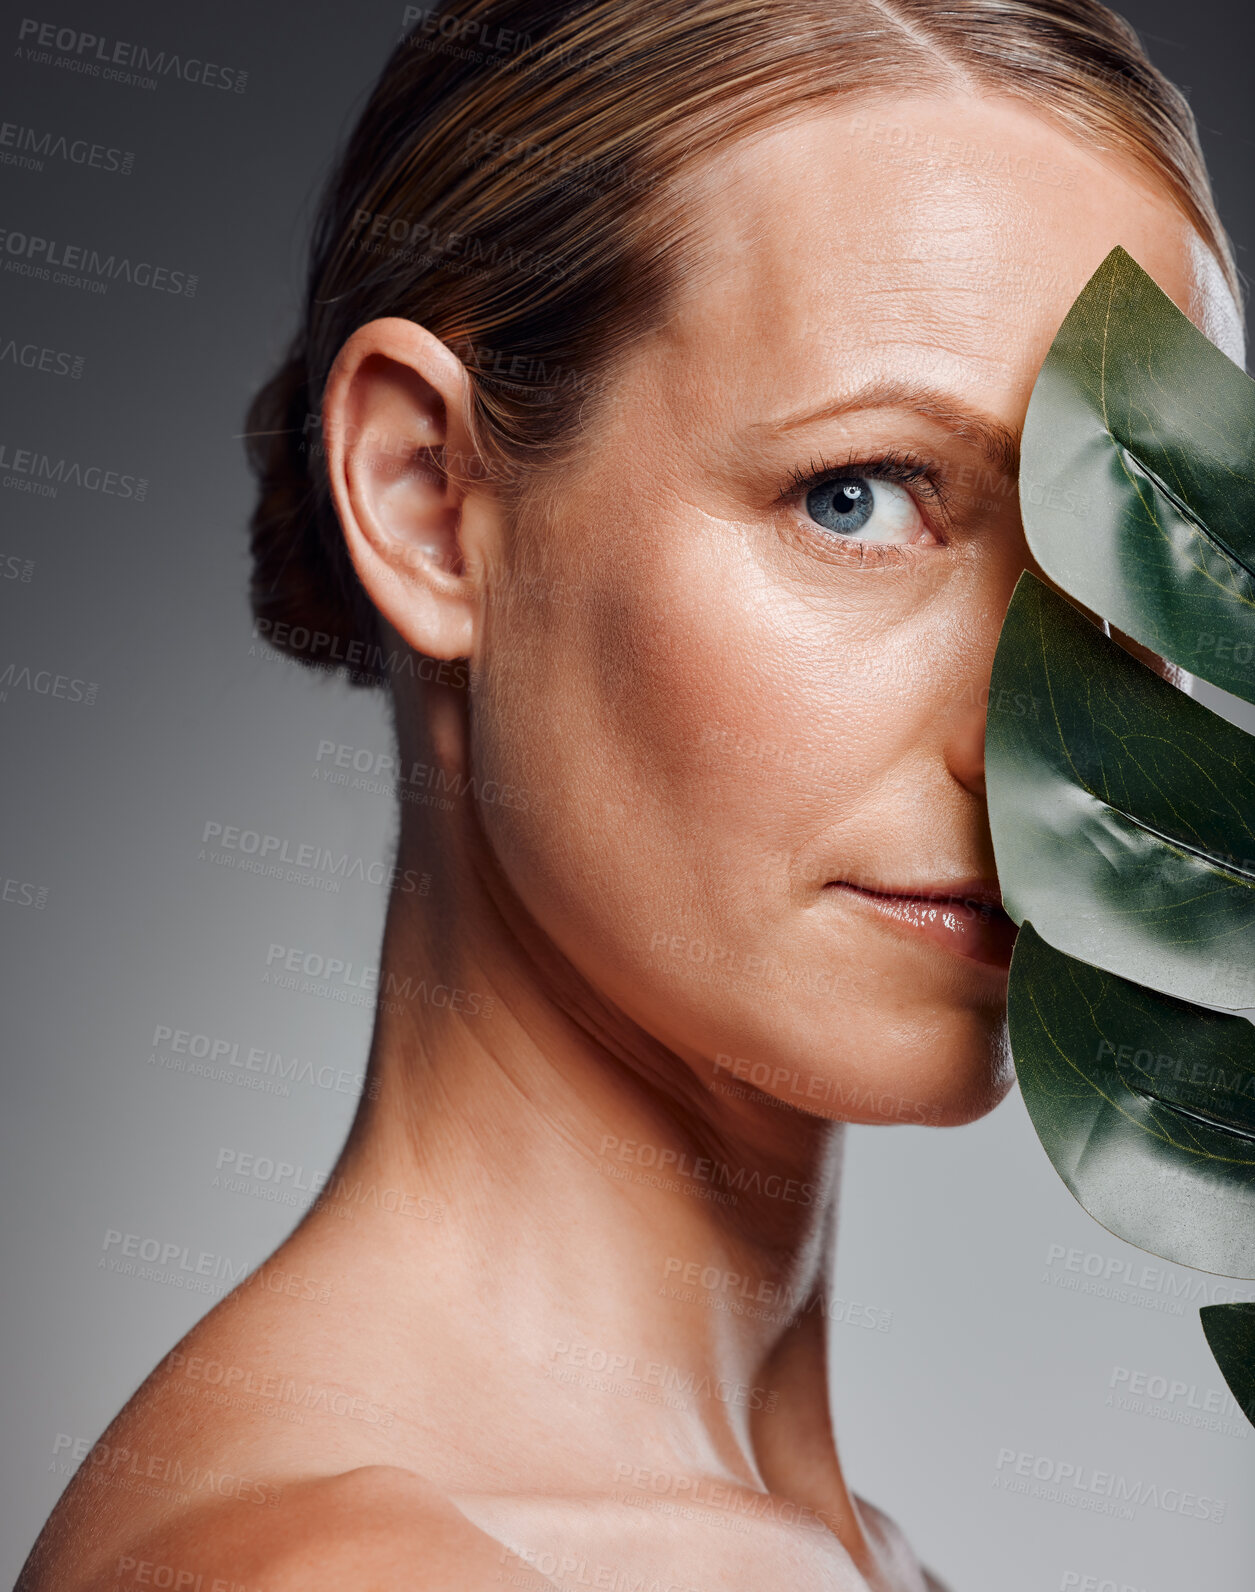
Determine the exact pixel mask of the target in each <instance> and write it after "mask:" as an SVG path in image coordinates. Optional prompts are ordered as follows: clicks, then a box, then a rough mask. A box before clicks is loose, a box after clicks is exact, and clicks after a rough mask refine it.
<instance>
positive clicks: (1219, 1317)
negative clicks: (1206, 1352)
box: [1199, 1304, 1255, 1425]
mask: <svg viewBox="0 0 1255 1592" xmlns="http://www.w3.org/2000/svg"><path fill="white" fill-rule="evenodd" d="M1199 1316H1200V1317H1201V1318H1202V1322H1203V1331H1204V1333H1206V1335H1207V1346H1208V1348H1209V1349H1210V1350H1211V1352H1212V1353H1213V1354H1214V1355H1215V1357H1216V1364H1217V1365H1218V1366H1219V1367H1220V1370H1221V1374H1222V1375H1223V1377H1224V1379H1225V1381H1226V1382H1227V1383H1228V1384H1229V1391H1230V1393H1232V1394H1233V1396H1234V1398H1235V1399H1236V1400H1237V1403H1238V1407H1239V1408H1240V1409H1241V1411H1242V1413H1243V1415H1245V1416H1246V1418H1247V1420H1248V1421H1250V1422H1251V1424H1252V1425H1255V1305H1251V1304H1242V1305H1204V1306H1203V1308H1202V1309H1201V1310H1200V1311H1199Z"/></svg>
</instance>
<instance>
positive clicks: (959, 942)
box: [827, 879, 1017, 971]
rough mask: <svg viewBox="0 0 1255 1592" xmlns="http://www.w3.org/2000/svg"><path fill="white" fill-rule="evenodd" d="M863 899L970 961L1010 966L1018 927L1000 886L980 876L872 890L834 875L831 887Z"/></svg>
mask: <svg viewBox="0 0 1255 1592" xmlns="http://www.w3.org/2000/svg"><path fill="white" fill-rule="evenodd" d="M827 888H828V889H830V890H840V891H842V892H843V893H845V894H847V895H850V896H853V897H854V898H855V899H856V900H859V901H863V902H865V903H866V904H867V906H868V907H869V908H870V909H871V910H872V911H874V912H876V913H878V914H879V915H880V916H881V917H882V918H885V919H887V920H888V921H889V922H890V923H892V924H894V925H895V926H896V927H897V928H899V929H901V930H902V931H903V932H904V933H906V934H910V935H915V936H918V937H920V938H922V939H924V940H927V941H928V942H929V943H930V944H933V945H939V946H942V947H943V948H944V949H945V950H947V951H950V952H951V953H952V954H954V955H956V956H961V957H964V958H965V959H966V960H967V961H969V962H979V963H981V964H983V965H984V966H986V967H995V968H1001V969H1002V970H1004V971H1005V970H1006V969H1007V968H1008V967H1009V966H1010V965H1011V952H1012V950H1013V949H1014V947H1015V936H1016V932H1017V931H1016V926H1015V924H1014V923H1013V922H1012V920H1011V919H1010V918H1009V917H1008V916H1007V914H1006V913H1005V912H1004V911H1003V910H1002V905H1001V901H1002V898H1001V895H1000V894H999V891H998V887H997V886H996V885H992V884H990V883H989V882H988V881H987V880H984V879H978V880H972V881H970V882H965V883H961V884H946V885H939V886H931V885H923V886H913V887H910V888H907V889H902V890H869V889H867V888H866V887H865V886H863V885H857V884H851V883H849V882H848V881H846V880H844V879H835V880H833V881H832V882H831V883H830V884H829V885H828V886H827Z"/></svg>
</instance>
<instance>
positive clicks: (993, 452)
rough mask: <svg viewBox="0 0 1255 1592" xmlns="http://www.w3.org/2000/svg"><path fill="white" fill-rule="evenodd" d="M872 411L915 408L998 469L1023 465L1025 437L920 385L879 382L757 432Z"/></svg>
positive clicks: (949, 395)
mask: <svg viewBox="0 0 1255 1592" xmlns="http://www.w3.org/2000/svg"><path fill="white" fill-rule="evenodd" d="M871 409H913V410H915V411H916V413H918V414H922V415H926V416H927V417H928V418H929V419H930V420H936V421H939V422H940V423H941V424H942V425H945V426H948V427H950V428H951V429H952V430H953V431H954V432H955V434H956V435H957V436H960V437H965V438H971V440H972V441H974V442H975V443H976V445H977V447H978V448H979V449H980V450H981V452H982V453H983V454H984V455H985V457H986V458H987V459H988V460H989V461H990V463H991V464H993V465H994V466H995V467H996V468H997V469H999V470H1001V471H1003V473H1004V474H1006V475H1014V474H1015V473H1016V471H1017V470H1018V469H1019V463H1020V433H1019V432H1018V431H1016V430H1013V429H1012V428H1011V427H1010V426H1006V425H1004V424H1003V423H1002V421H1000V420H995V419H993V417H992V416H990V415H984V414H980V413H978V412H976V411H974V410H972V409H969V408H967V407H966V406H965V405H964V404H963V402H962V400H961V399H959V398H957V397H956V396H955V395H954V394H952V393H947V392H942V391H940V390H938V389H937V388H934V387H927V386H921V385H919V384H918V383H914V382H901V381H876V382H870V383H868V384H867V385H865V386H863V387H858V388H855V389H854V390H853V391H851V392H848V393H845V394H843V395H842V396H841V397H838V398H832V399H829V400H828V401H827V402H825V403H822V404H820V405H819V406H818V407H817V408H815V409H806V410H798V411H796V412H795V413H793V414H790V415H785V416H784V418H783V419H781V420H770V421H764V422H760V423H759V424H757V425H754V426H751V427H750V430H751V431H753V432H758V433H764V432H769V433H772V434H779V433H783V432H788V431H796V430H798V429H799V428H800V427H802V426H809V425H814V424H815V423H816V422H818V421H820V420H835V419H837V418H839V417H840V416H842V415H850V414H856V413H859V412H862V411H866V410H871Z"/></svg>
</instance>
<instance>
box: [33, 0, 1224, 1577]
mask: <svg viewBox="0 0 1255 1592" xmlns="http://www.w3.org/2000/svg"><path fill="white" fill-rule="evenodd" d="M1116 243H1121V244H1123V245H1124V246H1125V247H1126V248H1127V249H1128V250H1129V251H1130V252H1131V253H1132V254H1133V256H1134V257H1135V258H1136V259H1137V260H1139V261H1140V262H1141V263H1142V265H1144V266H1145V267H1146V268H1147V269H1148V270H1149V271H1150V272H1151V274H1152V275H1153V276H1154V277H1155V278H1156V279H1157V280H1158V281H1159V282H1160V283H1161V284H1162V285H1163V286H1164V287H1165V289H1166V290H1167V291H1168V292H1169V293H1171V294H1172V296H1173V297H1174V298H1175V300H1176V301H1177V302H1178V303H1179V304H1180V305H1181V306H1182V308H1183V309H1185V310H1187V312H1188V313H1189V314H1190V315H1192V316H1193V317H1194V319H1195V320H1196V322H1197V323H1198V324H1199V325H1200V326H1202V327H1204V329H1205V330H1206V331H1207V332H1208V334H1209V335H1210V336H1212V337H1213V338H1214V339H1215V340H1216V341H1217V342H1219V343H1220V344H1221V346H1223V347H1224V348H1225V349H1226V351H1228V352H1230V353H1232V354H1234V355H1238V354H1239V353H1240V341H1241V327H1240V321H1239V314H1238V310H1237V307H1236V294H1235V291H1234V281H1235V278H1234V272H1233V266H1232V261H1231V258H1230V255H1229V253H1228V249H1227V244H1226V242H1225V239H1224V236H1223V233H1222V231H1221V229H1220V225H1219V222H1218V221H1217V219H1216V216H1215V213H1214V209H1213V206H1212V202H1211V198H1210V195H1209V191H1208V187H1207V182H1206V178H1205V174H1204V172H1203V170H1202V165H1201V159H1200V156H1199V154H1198V150H1197V145H1196V142H1195V135H1194V130H1193V124H1192V121H1191V119H1190V115H1189V112H1188V110H1187V109H1186V108H1185V106H1184V104H1183V102H1182V101H1181V99H1180V98H1179V96H1177V95H1176V93H1175V92H1174V91H1173V90H1171V89H1170V88H1169V87H1168V86H1167V85H1166V84H1165V83H1164V82H1163V81H1162V80H1161V79H1160V78H1159V77H1158V76H1157V75H1156V74H1155V73H1154V72H1153V71H1152V70H1151V68H1150V67H1149V66H1148V65H1147V63H1146V61H1145V59H1144V57H1143V56H1142V54H1141V52H1140V49H1139V47H1138V45H1137V43H1136V40H1135V39H1134V37H1133V36H1132V34H1131V33H1130V31H1129V30H1128V29H1127V28H1126V27H1125V26H1124V25H1123V24H1122V23H1121V22H1119V21H1118V20H1117V19H1116V18H1114V17H1113V16H1111V15H1110V14H1109V13H1108V12H1107V11H1105V10H1104V9H1103V8H1102V7H1100V6H1098V5H1096V4H1094V3H1091V0H1036V3H1032V0H967V3H958V4H947V5H945V6H942V5H940V4H934V3H931V0H810V3H807V0H770V3H767V4H762V3H759V4H754V5H751V4H749V3H747V0H683V3H681V0H661V3H660V0H639V3H638V0H613V3H611V0H591V3H588V4H584V5H581V6H577V7H574V8H572V9H570V10H569V11H562V12H559V11H557V10H551V9H550V8H547V7H545V6H542V5H533V4H529V3H525V0H480V3H473V4H471V5H469V6H467V8H466V9H465V10H462V11H460V12H458V13H456V14H452V13H450V14H447V15H443V16H442V15H440V14H437V13H434V12H423V13H421V15H420V16H419V19H418V21H417V22H416V23H415V26H414V29H413V31H412V33H411V35H410V37H409V38H408V39H407V40H406V41H405V42H404V43H403V44H402V45H400V46H399V47H398V49H397V51H396V52H395V54H394V56H393V58H392V60H391V61H390V62H389V64H388V66H387V68H386V70H385V72H384V75H383V77H382V79H381V81H380V83H379V85H378V86H377V88H376V90H375V92H374V95H373V97H372V99H371V101H370V103H369V105H368V106H367V108H366V111H365V113H364V115H363V117H362V120H361V122H360V124H359V126H358V128H357V130H356V132H355V133H354V135H353V138H352V139H351V141H350V144H349V147H348V150H347V153H346V154H345V157H344V160H343V164H342V167H341V169H340V171H339V173H338V175H337V176H336V178H335V180H334V182H333V184H332V186H331V188H330V189H329V192H328V196H327V199H326V202H325V205H324V209H323V212H322V217H321V221H320V225H319V228H318V233H317V237H316V240H315V247H314V257H313V265H312V270H311V276H310V287H309V294H308V299H307V304H306V310H305V322H304V325H303V328H302V331H301V333H300V335H299V337H298V339H297V342H296V345H295V347H294V350H293V352H292V355H291V357H290V359H289V360H288V362H287V364H286V365H285V366H284V368H283V370H282V371H281V372H280V373H279V375H278V376H277V377H276V378H275V380H274V381H273V382H272V383H271V384H270V385H269V386H268V387H267V388H266V389H265V391H264V392H263V393H262V394H261V396H260V397H259V399H258V401H257V402H256V404H255V406H254V411H253V416H252V424H251V426H250V431H251V432H252V433H254V439H253V447H254V454H253V459H254V464H255V467H256V469H257V471H258V474H259V478H260V481H261V499H260V503H259V507H258V509H257V513H256V516H255V519H254V551H255V556H256V571H257V573H256V581H255V589H254V601H255V608H256V611H257V614H258V616H259V620H260V622H261V623H262V625H263V626H264V628H265V630H266V632H267V633H268V634H269V636H270V637H271V639H272V640H273V641H274V642H275V644H276V645H281V646H284V647H286V648H287V649H288V650H289V651H291V652H293V653H294V655H296V656H298V657H300V658H302V659H303V660H304V661H306V662H309V663H312V664H315V665H319V666H325V665H326V663H327V662H328V660H334V661H336V662H338V663H339V664H341V665H342V666H343V667H345V669H346V671H347V672H348V673H349V674H350V677H351V678H353V679H355V680H357V681H358V682H359V683H371V684H379V685H382V686H383V687H384V688H386V689H388V690H390V691H391V693H392V696H393V699H394V703H395V709H396V722H397V735H398V768H399V776H400V777H399V783H400V785H401V787H402V791H403V794H404V795H405V796H406V798H407V799H406V800H405V801H404V802H403V803H402V819H401V835H400V845H399V857H398V865H397V873H396V878H397V884H396V887H395V888H394V890H393V893H392V897H391V900H390V904H389V910H388V917H387V926H386V932H385V941H384V952H383V957H382V967H383V973H382V975H381V980H380V985H381V988H380V1004H379V1010H378V1016H377V1022H376V1027H375V1033H374V1039H373V1044H372V1051H371V1059H370V1075H369V1084H368V1087H367V1090H366V1091H365V1096H364V1099H363V1101H362V1104H361V1108H360V1110H359V1112H358V1115H357V1118H356V1121H355V1124H354V1127H353V1131H352V1133H351V1135H350V1138H349V1140H348V1143H347V1145H346V1147H345V1149H344V1152H343V1155H342V1157H341V1160H340V1162H339V1164H338V1166H337V1168H336V1169H335V1173H334V1175H333V1176H332V1177H331V1179H330V1181H329V1182H328V1184H327V1186H326V1188H325V1189H324V1190H323V1191H322V1193H321V1195H320V1197H319V1198H318V1199H317V1200H316V1201H315V1204H314V1206H313V1208H312V1209H311V1211H310V1212H309V1213H308V1214H307V1216H306V1217H305V1219H304V1220H303V1221H302V1223H301V1224H300V1226H299V1227H298V1228H297V1230H296V1231H295V1232H294V1233H293V1234H292V1235H291V1237H290V1238H289V1239H288V1240H287V1241H286V1242H285V1243H284V1244H283V1245H282V1246H281V1247H280V1249H279V1250H278V1251H277V1252H276V1254H275V1255H274V1256H272V1257H271V1259H270V1261H268V1262H267V1263H266V1265H265V1266H264V1267H263V1268H262V1270H261V1272H259V1273H258V1274H256V1275H255V1276H254V1277H253V1278H251V1279H249V1281H248V1282H247V1283H245V1284H244V1285H242V1286H241V1287H240V1288H239V1289H237V1290H236V1292H235V1293H234V1294H233V1295H232V1296H231V1297H230V1299H229V1300H227V1301H224V1302H223V1303H222V1304H221V1305H220V1306H218V1307H217V1308H216V1309H215V1310H213V1311H212V1312H211V1313H210V1314H209V1315H208V1316H207V1317H206V1318H205V1320H203V1321H202V1322H201V1323H200V1324H199V1325H198V1326H197V1327H196V1328H195V1329H194V1330H193V1331H192V1332H191V1333H190V1334H189V1335H188V1336H187V1338H185V1339H184V1341H183V1342H182V1343H181V1344H180V1345H179V1346H178V1348H177V1349H176V1350H175V1351H173V1352H172V1353H171V1355H170V1356H169V1357H168V1358H167V1359H166V1360H165V1361H164V1362H163V1363H162V1364H161V1365H160V1366H159V1367H158V1368H157V1369H156V1371H154V1372H153V1374H152V1376H151V1377H150V1378H149V1379H148V1381H147V1382H146V1383H145V1384H144V1386H143V1387H142V1388H141V1389H140V1390H139V1392H138V1393H137V1394H136V1395H135V1397H134V1398H133V1399H132V1400H131V1402H130V1403H129V1404H128V1405H127V1406H126V1408H125V1409H124V1410H123V1411H122V1413H121V1414H120V1415H119V1416H118V1418H117V1419H116V1421H115V1422H114V1423H113V1425H112V1426H111V1427H110V1428H109V1430H108V1431H107V1432H106V1434H105V1436H104V1437H103V1438H102V1439H101V1442H100V1443H99V1444H97V1446H96V1448H95V1449H93V1450H92V1451H91V1453H90V1454H89V1455H88V1456H87V1458H86V1460H85V1462H84V1464H83V1466H82V1468H81V1470H80V1472H79V1474H78V1475H77V1477H76V1478H75V1480H74V1482H73V1483H72V1484H71V1486H70V1488H69V1489H68V1490H67V1493H66V1495H65V1497H64V1498H63V1500H62V1502H61V1503H60V1505H59V1506H58V1508H57V1510H56V1512H55V1513H54V1516H53V1518H52V1520H51V1521H50V1523H49V1525H48V1527H47V1528H46V1530H45V1533H44V1536H43V1538H42V1539H41V1541H40V1543H39V1545H38V1546H37V1548H36V1551H35V1553H34V1554H33V1555H32V1558H31V1561H30V1562H29V1564H28V1566H27V1569H26V1571H25V1572H24V1575H23V1579H22V1582H21V1587H22V1589H23V1592H51V1589H56V1592H89V1589H100V1588H105V1587H125V1588H130V1587H131V1586H140V1585H170V1586H176V1587H191V1588H193V1589H195V1592H203V1589H208V1588H212V1587H216V1586H223V1587H230V1588H232V1589H235V1592H241V1589H244V1588H247V1589H248V1592H258V1589H264V1592H286V1589H294V1592H295V1589H301V1592H310V1589H323V1588H326V1589H332V1588H334V1589H336V1592H353V1589H360V1592H366V1589H368V1588H369V1589H374V1588H387V1589H393V1588H396V1589H406V1592H428V1589H431V1592H435V1589H440V1592H452V1589H459V1592H461V1589H465V1592H478V1589H480V1588H487V1587H491V1586H497V1585H499V1584H502V1583H504V1584H508V1585H517V1586H522V1587H529V1588H553V1587H556V1588H561V1589H564V1592H565V1589H570V1588H576V1587H589V1586H592V1587H612V1588H619V1587H632V1588H655V1587H656V1588H659V1589H663V1588H670V1589H673V1592H674V1589H680V1588H700V1589H703V1592H707V1589H710V1592H713V1589H716V1588H737V1589H741V1588H743V1589H745V1592H762V1589H763V1588H768V1587H776V1586H784V1585H787V1586H790V1587H792V1588H794V1589H805V1592H810V1589H816V1592H818V1589H819V1588H825V1589H839V1592H847V1589H851V1592H852V1589H866V1588H871V1589H875V1592H921V1589H925V1588H930V1587H931V1588H936V1587H938V1586H939V1585H940V1583H939V1582H938V1581H937V1580H936V1579H934V1578H933V1577H931V1576H930V1575H929V1574H928V1572H926V1571H925V1570H923V1569H922V1568H921V1567H920V1565H919V1564H918V1562H917V1561H916V1559H915V1558H914V1556H913V1555H912V1553H911V1551H910V1550H909V1548H908V1547H907V1546H906V1544H905V1543H904V1541H903V1540H902V1538H901V1536H900V1534H899V1533H898V1532H897V1530H896V1529H895V1528H894V1526H893V1525H892V1524H891V1522H890V1521H889V1520H888V1519H887V1518H886V1517H885V1516H884V1515H882V1514H881V1513H880V1512H879V1511H877V1510H876V1509H874V1508H873V1507H872V1506H871V1505H869V1504H866V1503H864V1502H862V1501H861V1500H859V1499H857V1498H855V1496H854V1495H853V1494H852V1493H851V1491H850V1490H849V1487H848V1486H847V1483H846V1479H845V1477H844V1474H843V1471H842V1468H841V1464H840V1460H839V1458H838V1455H837V1449H836V1443H835V1438H834V1433H833V1429H832V1424H831V1420H830V1416H829V1400H828V1387H827V1367H826V1347H825V1333H824V1319H825V1315H824V1304H825V1300H826V1298H827V1294H828V1288H829V1283H828V1269H829V1266H830V1263H831V1258H832V1252H833V1240H834V1232H835V1222H836V1212H837V1187H838V1178H839V1170H840V1159H841V1135H842V1131H843V1129H842V1123H843V1122H846V1121H851V1120H853V1121H860V1122H897V1121H912V1122H926V1123H935V1124H939V1125H944V1124H953V1123H963V1122H969V1121H971V1120H973V1119H974V1118H976V1117H978V1116H980V1115H981V1114H982V1113H984V1112H987V1111H989V1110H991V1109H992V1107H993V1106H994V1105H995V1104H996V1103H997V1102H998V1101H999V1099H1000V1098H1001V1097H1002V1096H1003V1094H1004V1093H1005V1091H1006V1089H1007V1087H1008V1084H1009V1080H1010V1072H1009V1066H1008V1058H1007V1052H1006V1048H1005V1041H1004V1030H1003V1005H1004V995H1005V973H1006V966H1007V962H1008V958H1009V952H1010V944H1011V939H1012V929H1011V925H1010V923H1009V921H1008V920H1007V918H1006V917H1005V915H1004V914H1003V913H1002V912H1001V910H1000V908H999V905H998V901H999V897H998V889H997V881H996V879H995V876H994V867H993V858H992V853H991V848H990V841H989V833H988V826H987V822H986V815H985V807H984V800H983V788H982V747H983V731H984V718H985V700H986V689H987V684H988V680H989V671H990V664H991V659H992V655H993V649H994V645H995V641H996V638H997V634H998V630H999V626H1000V623H1001V619H1002V615H1003V612H1004V610H1005V607H1006V604H1007V601H1008V599H1009V596H1010V593H1011V590H1012V587H1013V586H1014V584H1015V581H1016V579H1017V577H1018V576H1019V574H1020V572H1021V571H1022V570H1023V569H1024V568H1025V567H1026V566H1028V565H1030V562H1031V560H1030V557H1029V554H1028V551H1027V548H1026V546H1025V543H1024V539H1023V534H1022V531H1021V528H1020V524H1019V520H1018V514H1017V499H1016V477H1015V470H1016V437H1017V433H1018V430H1019V427H1020V424H1021V422H1022V419H1023V416H1024V412H1025V407H1026V404H1027V401H1028V395H1029V392H1030V389H1031V387H1032V383H1033V380H1034V377H1035V376H1036V373H1037V371H1038V369H1039V367H1040V364H1041V361H1042V358H1043V356H1044V354H1045V352H1046V349H1047V347H1048V346H1049V343H1050V340H1051V337H1052V335H1053V333H1054V331H1055V329H1056V328H1057V326H1058V324H1059V322H1060V320H1061V319H1062V317H1063V315H1064V313H1065V312H1066V310H1067V308H1068V306H1069V304H1070V303H1071V301H1072V299H1073V298H1074V296H1075V295H1076V293H1077V291H1078V290H1079V289H1080V287H1081V286H1082V284H1083V283H1084V282H1085V280H1086V279H1087V278H1088V276H1089V275H1090V273H1091V272H1092V271H1093V269H1094V268H1095V267H1096V266H1097V265H1098V263H1099V262H1100V261H1101V260H1102V258H1103V257H1104V256H1105V255H1106V253H1107V252H1108V250H1109V249H1110V248H1111V247H1112V246H1113V245H1114V244H1116ZM315 417H317V419H315ZM319 420H320V422H321V442H320V443H319V445H317V446H314V447H312V448H311V447H310V445H309V444H310V440H311V436H312V437H313V438H314V440H315V441H317V440H318V422H319ZM419 869H421V871H422V872H425V873H427V874H429V875H430V876H431V885H430V889H429V891H428V892H427V893H426V894H421V895H420V893H419V892H417V891H415V890H413V889H408V888H406V881H407V880H412V879H413V878H414V877H415V871H416V870H419ZM904 1437H905V1434H904Z"/></svg>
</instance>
